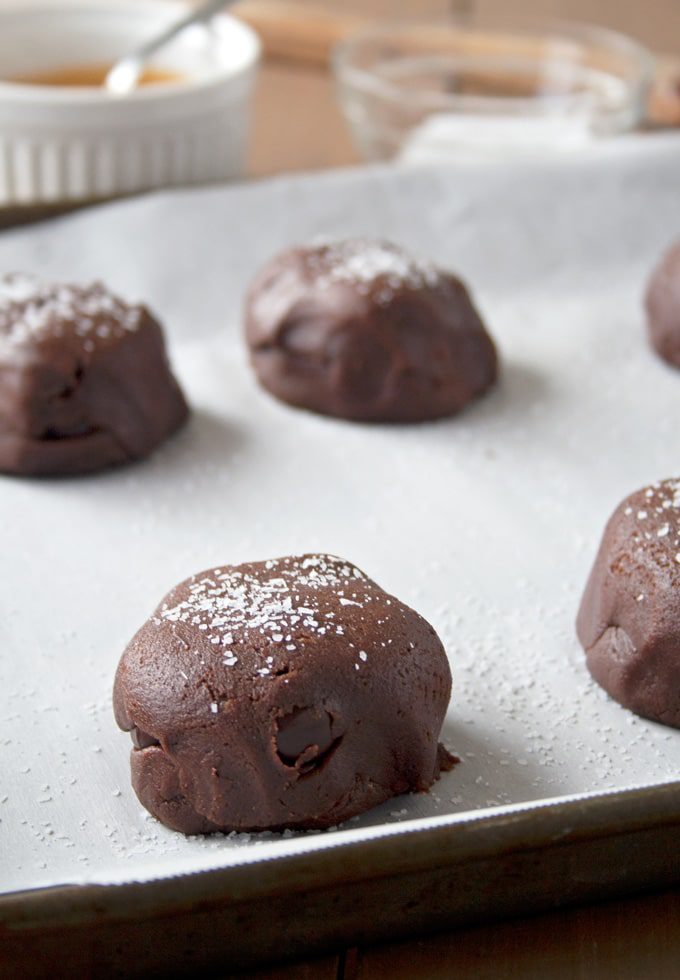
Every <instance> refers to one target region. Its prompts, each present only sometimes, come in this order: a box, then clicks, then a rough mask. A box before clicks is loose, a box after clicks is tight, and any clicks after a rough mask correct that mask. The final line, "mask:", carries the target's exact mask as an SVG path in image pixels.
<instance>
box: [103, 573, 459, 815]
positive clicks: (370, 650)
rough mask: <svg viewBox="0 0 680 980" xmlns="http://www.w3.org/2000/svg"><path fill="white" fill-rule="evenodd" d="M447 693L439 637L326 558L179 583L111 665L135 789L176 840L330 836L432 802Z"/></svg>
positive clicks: (414, 615) (360, 578)
mask: <svg viewBox="0 0 680 980" xmlns="http://www.w3.org/2000/svg"><path fill="white" fill-rule="evenodd" d="M450 690H451V676H450V671H449V665H448V662H447V659H446V655H445V653H444V649H443V647H442V644H441V643H440V641H439V639H438V637H437V635H436V633H435V631H434V630H433V629H432V627H431V626H430V625H429V624H428V623H426V622H425V620H424V619H422V617H420V616H419V615H418V614H417V613H415V612H414V611H413V610H412V609H409V608H408V606H405V605H404V604H403V603H401V602H399V601H398V600H397V599H395V598H393V597H392V596H390V595H388V594H387V593H386V592H384V591H383V590H382V589H381V588H379V586H377V585H376V584H375V582H372V581H371V580H370V579H369V578H367V577H366V575H364V573H363V572H361V571H359V569H358V568H355V567H354V566H353V565H351V564H349V562H345V561H342V560H341V559H340V558H334V557H332V556H329V555H306V556H303V557H298V558H279V559H277V560H274V561H266V562H254V563H252V564H245V565H237V566H223V567H221V568H213V569H210V570H209V571H207V572H202V573H201V574H199V575H194V576H193V577H192V578H190V579H187V580H186V581H185V582H182V583H181V584H180V585H178V586H177V587H176V588H174V589H173V590H172V591H171V592H170V593H169V594H168V595H167V596H166V597H165V599H164V600H163V602H161V604H160V606H159V607H158V609H157V610H156V612H155V613H154V615H153V616H152V617H151V619H150V620H149V621H148V622H147V623H146V625H144V626H143V627H142V628H141V630H140V631H139V632H138V633H137V635H136V636H135V637H134V639H133V640H132V642H131V643H130V645H129V646H128V648H127V650H126V651H125V653H124V654H123V657H122V660H121V662H120V665H119V667H118V673H117V675H116V682H115V689H114V708H115V714H116V720H117V722H118V724H119V725H120V727H121V728H123V729H124V730H126V731H129V732H130V734H131V736H132V741H133V744H134V748H133V750H132V755H131V764H132V785H133V787H134V789H135V792H136V793H137V796H138V797H139V799H140V801H141V802H142V804H143V805H144V806H145V807H146V808H147V809H148V810H150V811H151V813H153V814H154V816H156V817H158V819H159V820H161V821H162V822H163V823H164V824H167V826H169V827H171V828H173V829H174V830H179V831H182V832H183V833H186V834H193V833H205V832H210V831H218V830H222V831H232V830H261V829H282V828H286V827H288V828H298V829H311V828H324V827H330V826H332V825H333V824H336V823H338V822H340V821H343V820H347V819H348V818H349V817H352V816H354V815H355V814H357V813H361V812H362V811H364V810H367V809H369V808H370V807H373V806H375V805H376V804H378V803H382V802H383V801H384V800H387V799H388V798H389V797H391V796H394V795H396V794H398V793H405V792H408V791H412V790H426V789H428V787H429V786H430V785H431V784H432V782H433V781H434V780H435V779H436V778H437V776H438V775H439V771H440V766H442V765H443V764H446V762H447V759H446V753H445V752H444V751H443V750H441V747H440V746H438V743H437V739H438V736H439V731H440V728H441V725H442V721H443V718H444V714H445V711H446V707H447V705H448V701H449V695H450Z"/></svg>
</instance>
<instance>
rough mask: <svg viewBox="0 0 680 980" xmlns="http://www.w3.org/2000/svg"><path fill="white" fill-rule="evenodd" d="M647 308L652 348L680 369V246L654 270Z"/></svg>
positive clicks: (667, 254)
mask: <svg viewBox="0 0 680 980" xmlns="http://www.w3.org/2000/svg"><path fill="white" fill-rule="evenodd" d="M646 306H647V330H648V334H649V340H650V342H651V344H652V347H654V349H655V350H656V352H657V353H658V354H660V356H661V357H663V359H664V360H665V361H668V363H669V364H672V365H674V366H675V367H680V243H678V244H677V245H675V246H674V247H673V248H671V249H669V251H668V252H666V254H665V255H664V256H663V258H662V259H661V262H660V263H659V265H658V266H657V267H656V269H655V270H654V273H653V274H652V277H651V279H650V280H649V286H648V287H647V296H646Z"/></svg>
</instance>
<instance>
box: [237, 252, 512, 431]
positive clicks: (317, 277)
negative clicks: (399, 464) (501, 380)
mask: <svg viewBox="0 0 680 980" xmlns="http://www.w3.org/2000/svg"><path fill="white" fill-rule="evenodd" d="M245 319H246V340H247V343H248V347H249V350H250V357H251V361H252V364H253V368H254V369H255V374H256V375H257V378H258V380H259V381H260V383H261V384H262V386H263V387H264V388H266V389H267V390H268V391H270V392H271V393H272V394H273V395H275V396H276V397H277V398H280V399H281V400H282V401H284V402H288V403H289V404H291V405H296V406H298V407H300V408H307V409H310V410H311V411H315V412H321V413H323V414H325V415H335V416H340V417H342V418H347V419H354V420H358V421H374V422H419V421H423V420H426V419H436V418H440V417H442V416H447V415H454V414H455V413H456V412H459V411H460V410H461V409H462V408H464V407H465V405H467V404H468V402H470V401H471V400H472V399H474V398H477V397H478V396H479V395H481V394H483V393H484V392H485V391H486V390H487V389H488V388H489V387H490V386H491V385H492V384H493V383H494V381H495V379H496V374H497V357H496V350H495V347H494V344H493V341H492V340H491V338H490V337H489V334H488V333H487V332H486V330H485V328H484V324H483V323H482V321H481V319H480V317H479V314H478V313H477V311H476V309H475V308H474V306H473V305H472V302H471V300H470V296H469V294H468V292H467V290H466V288H465V286H464V285H463V283H462V282H461V281H460V280H459V279H457V278H456V276H454V275H452V274H451V273H449V272H444V271H442V270H440V269H438V268H437V267H436V266H434V265H431V264H430V263H426V262H419V261H416V260H415V259H413V258H411V257H410V256H409V255H407V254H406V253H405V252H404V251H402V250H401V249H400V248H397V247H396V246H394V245H391V244H388V243H386V242H380V241H377V242H374V241H366V240H361V239H359V240H352V241H344V242H338V243H336V244H324V245H317V246H312V247H309V248H291V249H289V250H288V251H286V252H283V253H282V254H281V255H279V256H277V257H276V258H274V259H273V260H272V261H271V262H270V263H269V264H268V265H267V266H266V267H265V268H264V269H263V270H262V272H261V273H260V275H259V276H258V277H257V278H256V280H255V282H254V283H253V285H252V286H251V289H250V291H249V293H248V297H247V301H246V318H245Z"/></svg>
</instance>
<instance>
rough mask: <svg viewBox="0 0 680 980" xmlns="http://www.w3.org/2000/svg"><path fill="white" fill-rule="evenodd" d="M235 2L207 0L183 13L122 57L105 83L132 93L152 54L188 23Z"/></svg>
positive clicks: (109, 87) (116, 92)
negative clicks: (151, 38)
mask: <svg viewBox="0 0 680 980" xmlns="http://www.w3.org/2000/svg"><path fill="white" fill-rule="evenodd" d="M235 2H236V0H206V2H205V3H201V4H199V5H198V6H197V7H196V9H195V10H192V11H191V12H190V13H188V14H187V15H186V16H184V17H182V18H181V20H178V21H176V23H174V24H171V25H170V27H166V29H165V30H164V31H163V33H162V34H159V35H158V37H156V38H154V39H153V40H151V41H147V42H146V44H142V45H140V47H138V48H137V50H136V51H132V52H130V54H128V55H126V56H125V57H124V58H121V59H120V61H117V62H116V63H115V65H114V66H113V68H111V70H110V71H109V72H108V74H107V75H106V78H105V79H104V87H105V88H106V89H107V90H108V91H109V92H110V93H111V94H112V95H129V94H130V92H134V90H135V89H136V88H137V84H138V82H139V79H140V77H141V75H142V73H143V71H144V66H145V65H146V63H147V62H148V60H149V58H151V57H152V56H153V55H154V54H155V53H156V52H157V51H159V50H160V49H161V48H164V47H165V45H166V44H168V43H169V42H170V41H172V40H173V39H174V38H176V37H177V35H178V34H181V32H182V31H184V30H186V28H187V27H191V26H192V24H201V23H203V22H204V21H206V20H210V18H211V17H213V16H214V15H215V14H217V13H219V11H220V10H222V9H223V8H224V7H227V6H231V4H233V3H235Z"/></svg>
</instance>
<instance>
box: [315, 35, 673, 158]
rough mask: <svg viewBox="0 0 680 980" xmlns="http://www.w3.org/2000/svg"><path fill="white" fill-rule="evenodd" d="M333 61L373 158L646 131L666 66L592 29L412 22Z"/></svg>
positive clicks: (353, 41)
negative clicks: (656, 83) (642, 126)
mask: <svg viewBox="0 0 680 980" xmlns="http://www.w3.org/2000/svg"><path fill="white" fill-rule="evenodd" d="M333 66H334V71H335V76H336V81H337V86H338V93H339V98H340V103H341V105H342V108H343V111H344V113H345V115H346V117H347V120H348V122H349V125H350V128H351V131H352V133H353V136H354V139H355V142H356V144H357V146H358V148H359V150H360V152H361V153H362V154H363V156H364V157H365V158H366V159H368V160H389V159H394V158H399V159H401V160H404V161H409V162H410V161H414V162H416V161H421V160H436V159H452V158H455V157H457V156H460V155H461V154H465V153H468V154H469V153H471V152H472V153H474V154H480V153H481V154H483V155H484V154H491V155H499V154H503V155H504V154H506V153H508V152H511V153H519V154H522V153H534V152H536V151H537V150H547V149H571V148H575V147H578V146H582V145H583V144H584V143H586V142H589V141H591V140H592V139H594V138H598V137H603V136H612V135H615V134H617V133H622V132H626V131H629V130H631V129H634V128H635V127H636V126H638V124H639V123H640V121H641V119H642V118H643V115H644V110H645V104H646V99H647V93H648V88H649V84H650V81H651V78H652V74H653V69H654V60H653V58H652V56H651V54H650V53H649V52H648V51H647V50H646V49H645V48H643V47H642V46H641V45H639V44H637V43H636V42H635V41H633V40H631V39H630V38H628V37H626V36H624V35H621V34H617V33H615V32H614V31H609V30H605V29H603V28H598V27H591V26H588V25H580V24H554V25H550V24H547V25H538V26H536V25H534V26H531V27H521V28H519V27H517V28H510V29H507V30H495V31H487V30H482V29H470V28H463V27H457V26H455V25H454V24H452V23H450V22H449V23H430V24H427V23H415V22H414V23H408V22H402V23H394V24H385V25H382V26H377V27H375V28H373V29H371V30H369V31H366V32H364V33H362V34H360V35H357V36H355V37H352V38H349V39H348V40H345V41H343V42H342V43H341V44H340V45H339V46H338V47H337V48H336V50H335V52H334V58H333Z"/></svg>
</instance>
